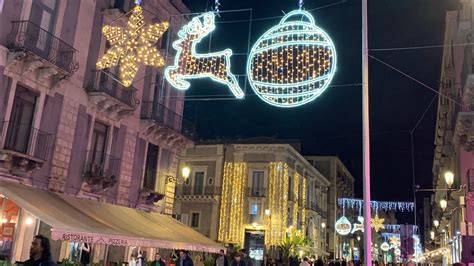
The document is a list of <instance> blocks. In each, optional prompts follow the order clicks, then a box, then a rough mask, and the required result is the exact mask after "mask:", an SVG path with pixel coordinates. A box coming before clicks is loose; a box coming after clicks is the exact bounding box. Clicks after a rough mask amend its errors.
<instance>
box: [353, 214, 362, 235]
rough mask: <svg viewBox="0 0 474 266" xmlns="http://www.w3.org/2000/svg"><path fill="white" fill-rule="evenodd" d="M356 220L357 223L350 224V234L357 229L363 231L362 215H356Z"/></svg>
mask: <svg viewBox="0 0 474 266" xmlns="http://www.w3.org/2000/svg"><path fill="white" fill-rule="evenodd" d="M357 220H358V221H359V222H360V223H359V224H356V223H353V224H352V226H353V227H352V231H351V234H353V233H355V232H357V231H362V232H364V217H362V216H359V217H357Z"/></svg>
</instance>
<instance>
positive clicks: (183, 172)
mask: <svg viewBox="0 0 474 266" xmlns="http://www.w3.org/2000/svg"><path fill="white" fill-rule="evenodd" d="M190 174H191V168H189V167H188V166H183V168H182V169H181V175H182V176H183V178H184V180H188V178H189V175H190Z"/></svg>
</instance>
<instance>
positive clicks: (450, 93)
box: [429, 0, 474, 264]
mask: <svg viewBox="0 0 474 266" xmlns="http://www.w3.org/2000/svg"><path fill="white" fill-rule="evenodd" d="M458 4H459V6H458V7H459V8H458V9H457V10H453V11H448V12H447V14H446V30H445V40H444V43H445V47H444V52H443V60H442V66H441V84H440V88H439V92H440V93H441V94H442V95H441V96H439V98H438V113H437V123H436V135H435V145H436V149H435V157H434V162H433V186H434V188H438V189H449V188H450V187H449V185H448V184H447V182H446V181H445V179H446V175H447V174H448V175H450V174H451V175H452V176H453V177H454V178H453V184H452V185H451V189H452V191H446V190H439V191H437V192H436V193H435V195H434V196H433V197H432V204H431V205H432V208H431V209H432V221H431V223H430V224H431V225H433V221H434V220H437V221H439V226H437V227H435V226H433V227H432V230H433V232H434V236H435V237H434V247H436V248H439V249H440V251H441V252H437V253H436V252H434V253H430V254H431V255H430V256H429V258H430V259H432V260H436V261H438V262H443V263H445V264H451V263H456V262H472V261H474V257H473V254H472V250H473V248H474V231H473V229H472V225H473V222H474V208H473V206H474V71H473V70H474V68H473V62H474V61H473V52H474V50H473V49H474V46H473V45H472V39H473V33H474V28H473V23H474V20H473V11H474V2H473V1H470V0H461V1H459V3H458ZM441 201H446V202H447V204H446V205H447V206H446V207H445V208H444V206H443V208H441V205H440V202H441ZM433 254H435V255H433ZM436 254H437V255H436ZM436 257H438V258H436Z"/></svg>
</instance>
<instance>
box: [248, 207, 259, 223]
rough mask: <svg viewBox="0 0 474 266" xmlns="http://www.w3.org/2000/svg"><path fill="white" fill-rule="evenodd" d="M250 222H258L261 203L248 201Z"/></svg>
mask: <svg viewBox="0 0 474 266" xmlns="http://www.w3.org/2000/svg"><path fill="white" fill-rule="evenodd" d="M249 212H250V223H260V222H261V217H262V204H261V203H256V202H254V203H250V210H249Z"/></svg>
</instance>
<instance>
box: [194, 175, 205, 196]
mask: <svg viewBox="0 0 474 266" xmlns="http://www.w3.org/2000/svg"><path fill="white" fill-rule="evenodd" d="M203 189H204V172H196V173H195V174H194V188H193V194H194V195H202V194H203Z"/></svg>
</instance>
